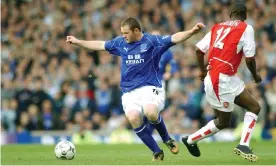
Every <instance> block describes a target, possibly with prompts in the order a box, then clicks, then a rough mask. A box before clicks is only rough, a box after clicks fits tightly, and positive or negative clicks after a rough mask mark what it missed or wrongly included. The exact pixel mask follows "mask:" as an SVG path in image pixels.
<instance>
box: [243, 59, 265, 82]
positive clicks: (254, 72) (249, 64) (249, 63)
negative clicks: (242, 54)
mask: <svg viewBox="0 0 276 166" xmlns="http://www.w3.org/2000/svg"><path fill="white" fill-rule="evenodd" d="M245 62H246V65H247V68H248V69H249V71H250V72H251V74H252V76H253V78H254V80H255V83H260V82H261V81H262V78H261V77H260V76H259V75H258V74H257V70H256V61H255V58H254V57H250V58H245Z"/></svg>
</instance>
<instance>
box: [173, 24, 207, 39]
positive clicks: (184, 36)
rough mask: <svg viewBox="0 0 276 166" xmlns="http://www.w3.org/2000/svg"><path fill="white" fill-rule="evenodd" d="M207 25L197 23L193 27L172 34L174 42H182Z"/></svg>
mask: <svg viewBox="0 0 276 166" xmlns="http://www.w3.org/2000/svg"><path fill="white" fill-rule="evenodd" d="M204 27H205V25H204V24H203V23H197V24H196V25H195V26H194V27H193V28H192V29H190V30H188V31H183V32H177V33H175V34H173V35H172V42H173V43H180V42H183V41H185V40H187V39H189V38H190V37H191V36H193V35H194V34H196V33H198V32H199V31H200V30H201V29H202V28H204Z"/></svg>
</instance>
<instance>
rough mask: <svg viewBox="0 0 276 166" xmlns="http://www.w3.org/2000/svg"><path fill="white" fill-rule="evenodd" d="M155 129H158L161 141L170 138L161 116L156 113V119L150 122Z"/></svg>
mask: <svg viewBox="0 0 276 166" xmlns="http://www.w3.org/2000/svg"><path fill="white" fill-rule="evenodd" d="M151 123H152V124H153V126H154V127H155V129H156V130H157V131H158V133H159V135H160V136H161V138H162V140H163V142H167V141H168V140H170V139H171V137H170V136H169V133H168V131H167V128H166V125H165V123H164V121H163V118H162V117H161V115H160V114H159V115H158V119H157V120H156V121H155V122H151Z"/></svg>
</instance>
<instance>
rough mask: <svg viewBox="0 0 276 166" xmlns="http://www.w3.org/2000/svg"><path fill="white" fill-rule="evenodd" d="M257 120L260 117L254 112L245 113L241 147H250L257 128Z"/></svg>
mask: <svg viewBox="0 0 276 166" xmlns="http://www.w3.org/2000/svg"><path fill="white" fill-rule="evenodd" d="M257 118H258V115H256V114H254V113H252V112H246V113H245V115H244V124H243V128H242V136H241V141H240V145H245V146H248V147H249V142H250V139H251V136H252V132H253V130H254V128H255V124H256V121H257Z"/></svg>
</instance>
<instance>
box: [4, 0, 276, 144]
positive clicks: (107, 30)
mask: <svg viewBox="0 0 276 166" xmlns="http://www.w3.org/2000/svg"><path fill="white" fill-rule="evenodd" d="M230 2H233V1H231V0H63V1H59V0H1V138H2V139H1V140H2V141H1V144H9V143H19V144H20V143H41V144H54V143H56V142H57V141H58V140H59V139H64V138H66V139H69V140H72V141H73V142H74V143H75V144H92V143H134V142H139V140H138V139H137V138H136V137H135V135H134V134H133V132H132V130H131V127H130V125H129V123H128V122H127V120H126V119H125V117H124V112H123V110H122V106H121V95H122V94H121V91H120V89H119V81H120V72H119V71H120V59H119V58H118V57H115V56H111V55H109V54H108V53H107V52H91V51H88V50H84V49H80V48H79V47H74V46H72V45H69V44H66V43H65V37H66V35H74V36H76V37H78V38H80V39H85V40H95V39H100V40H108V39H111V38H113V37H115V36H117V35H121V34H120V22H121V20H122V19H124V18H125V17H128V16H133V17H137V18H139V19H140V21H141V23H142V26H143V28H144V31H146V32H151V31H152V30H154V29H158V30H160V31H161V33H162V34H172V33H175V32H177V31H181V30H184V29H188V28H191V27H192V26H193V25H194V24H195V23H196V22H199V21H201V22H204V23H205V24H206V25H207V28H206V29H205V30H204V32H201V33H200V34H198V35H195V36H193V37H192V38H190V39H189V40H188V41H187V42H185V43H183V44H182V45H179V46H174V47H173V48H172V49H171V50H172V51H173V54H174V58H175V59H174V60H173V61H172V62H171V63H170V65H168V66H167V69H166V79H167V80H166V82H167V86H166V90H167V102H166V109H165V110H164V111H163V112H162V114H163V117H164V119H165V122H166V124H167V127H168V130H169V132H170V133H171V134H173V136H174V137H175V138H176V139H178V140H179V138H180V137H181V136H182V135H187V134H189V133H191V132H193V131H195V130H196V129H198V128H199V127H201V126H202V125H203V124H205V123H206V122H207V121H209V120H211V119H212V118H214V113H213V111H212V108H211V107H210V106H209V104H208V103H207V102H206V100H205V97H204V90H203V84H202V82H201V81H199V80H198V79H197V75H198V73H199V69H198V68H197V67H196V61H195V51H194V45H195V43H196V42H198V41H199V40H200V39H201V38H202V37H203V36H204V34H205V33H206V32H208V31H209V30H210V28H211V27H212V25H213V24H215V23H216V22H220V21H224V20H227V19H228V18H229V4H230ZM246 5H247V7H248V19H247V22H248V23H249V24H251V25H252V26H253V27H254V28H255V37H256V44H257V53H256V61H257V68H258V71H259V72H260V73H261V76H262V78H263V82H262V83H261V84H260V85H256V84H255V83H254V82H252V79H251V74H250V73H249V71H248V70H247V68H246V65H245V64H244V63H242V64H241V67H240V70H239V73H238V74H239V76H240V77H241V78H242V80H244V81H245V82H246V84H247V88H248V89H249V90H250V92H251V93H252V95H254V96H255V97H256V99H257V100H258V101H259V103H260V104H261V107H262V111H261V114H260V116H259V119H258V126H257V127H256V129H255V133H254V136H253V139H255V140H257V141H261V140H271V139H276V42H275V41H276V25H275V23H276V17H275V16H276V1H275V0H250V1H246ZM172 68H173V69H174V70H172ZM243 115H244V111H243V110H242V109H241V108H239V107H236V108H235V110H234V114H233V120H232V122H231V128H229V129H227V130H224V131H223V132H221V133H220V134H219V135H217V136H215V137H213V138H211V139H210V140H209V141H214V140H217V141H234V140H236V139H238V138H239V135H240V131H241V124H242V121H243ZM156 139H159V140H160V138H159V137H158V136H157V135H156Z"/></svg>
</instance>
